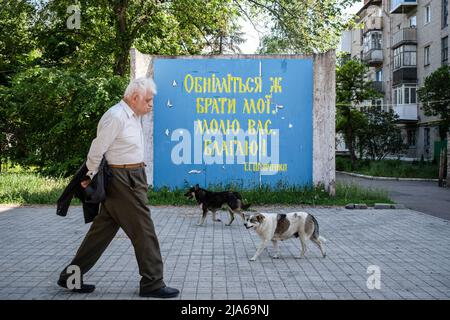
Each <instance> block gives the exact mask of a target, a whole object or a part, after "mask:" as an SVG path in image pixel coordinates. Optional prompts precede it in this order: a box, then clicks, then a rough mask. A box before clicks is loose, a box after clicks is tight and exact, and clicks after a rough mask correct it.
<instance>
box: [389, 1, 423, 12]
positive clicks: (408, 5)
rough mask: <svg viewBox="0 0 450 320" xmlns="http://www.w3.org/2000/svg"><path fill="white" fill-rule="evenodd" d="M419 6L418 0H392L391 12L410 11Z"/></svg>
mask: <svg viewBox="0 0 450 320" xmlns="http://www.w3.org/2000/svg"><path fill="white" fill-rule="evenodd" d="M416 7H417V0H392V1H391V13H409V12H410V11H411V10H413V9H414V8H416Z"/></svg>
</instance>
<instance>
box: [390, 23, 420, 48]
mask: <svg viewBox="0 0 450 320" xmlns="http://www.w3.org/2000/svg"><path fill="white" fill-rule="evenodd" d="M402 44H417V29H416V28H403V29H401V30H399V31H397V32H396V33H394V36H393V37H392V48H393V49H394V48H397V47H399V46H401V45H402Z"/></svg>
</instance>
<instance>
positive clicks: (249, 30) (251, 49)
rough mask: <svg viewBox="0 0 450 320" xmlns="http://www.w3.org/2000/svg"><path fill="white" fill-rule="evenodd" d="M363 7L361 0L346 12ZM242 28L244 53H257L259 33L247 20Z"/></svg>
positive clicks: (353, 11) (356, 10)
mask: <svg viewBox="0 0 450 320" xmlns="http://www.w3.org/2000/svg"><path fill="white" fill-rule="evenodd" d="M362 6H363V1H362V0H361V1H359V2H357V3H355V4H354V5H353V6H351V7H350V8H348V9H347V10H346V12H347V13H349V14H352V13H357V12H358V10H359V9H361V8H362ZM242 27H243V28H242V31H243V32H244V33H245V35H244V38H245V39H246V41H245V42H244V43H243V44H241V45H240V48H241V50H242V53H244V54H251V53H255V51H256V49H258V45H259V36H258V32H256V30H255V28H254V27H253V25H252V24H251V23H250V22H249V21H248V20H247V19H245V20H243V22H242ZM260 31H262V30H260Z"/></svg>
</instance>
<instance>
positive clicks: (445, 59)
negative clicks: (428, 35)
mask: <svg viewBox="0 0 450 320" xmlns="http://www.w3.org/2000/svg"><path fill="white" fill-rule="evenodd" d="M441 47H442V52H441V56H442V64H443V65H444V64H447V63H448V36H447V37H445V38H442V39H441Z"/></svg>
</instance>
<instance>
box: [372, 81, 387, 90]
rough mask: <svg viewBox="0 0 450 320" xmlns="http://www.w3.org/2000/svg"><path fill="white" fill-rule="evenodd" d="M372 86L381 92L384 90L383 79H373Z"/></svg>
mask: <svg viewBox="0 0 450 320" xmlns="http://www.w3.org/2000/svg"><path fill="white" fill-rule="evenodd" d="M371 85H372V88H373V89H374V90H375V91H377V92H380V93H383V92H384V87H383V81H372V83H371Z"/></svg>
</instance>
